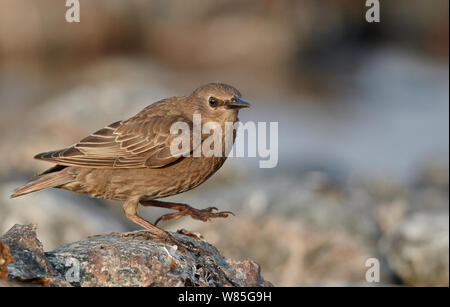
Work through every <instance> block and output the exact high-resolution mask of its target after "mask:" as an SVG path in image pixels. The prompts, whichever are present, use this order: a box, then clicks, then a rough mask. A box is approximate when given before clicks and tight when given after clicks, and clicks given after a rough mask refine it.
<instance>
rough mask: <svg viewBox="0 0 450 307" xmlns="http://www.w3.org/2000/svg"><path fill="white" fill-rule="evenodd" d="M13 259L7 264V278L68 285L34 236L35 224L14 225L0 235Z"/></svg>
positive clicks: (44, 283)
mask: <svg viewBox="0 0 450 307" xmlns="http://www.w3.org/2000/svg"><path fill="white" fill-rule="evenodd" d="M0 241H1V242H2V245H6V246H7V247H8V249H9V252H10V255H9V257H11V256H12V258H13V259H14V260H13V261H12V262H11V263H9V265H8V268H7V270H8V278H9V279H12V280H17V281H27V282H33V283H38V284H42V285H45V286H47V285H48V286H70V284H69V283H68V282H66V281H65V280H64V279H63V278H62V277H61V276H59V275H58V274H57V273H56V271H55V270H54V269H53V266H52V264H51V263H50V262H49V261H48V259H47V257H46V256H45V254H44V250H43V246H42V243H41V242H40V241H39V240H38V239H37V237H36V225H32V224H31V225H17V224H16V225H15V226H14V227H12V228H11V229H10V230H9V231H8V232H7V233H6V234H5V235H3V236H2V237H0Z"/></svg>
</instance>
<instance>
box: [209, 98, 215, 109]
mask: <svg viewBox="0 0 450 307" xmlns="http://www.w3.org/2000/svg"><path fill="white" fill-rule="evenodd" d="M209 105H210V106H211V107H215V106H217V100H216V98H214V97H209Z"/></svg>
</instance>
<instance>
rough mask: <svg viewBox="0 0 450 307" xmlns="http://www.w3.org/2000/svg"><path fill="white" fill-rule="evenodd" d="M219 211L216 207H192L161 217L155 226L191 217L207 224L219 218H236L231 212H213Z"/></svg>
mask: <svg viewBox="0 0 450 307" xmlns="http://www.w3.org/2000/svg"><path fill="white" fill-rule="evenodd" d="M218 210H219V209H217V208H216V207H208V208H205V209H195V208H192V207H186V208H183V209H181V210H179V211H178V212H175V213H169V214H165V215H162V216H160V217H159V218H158V219H157V220H156V221H155V224H154V225H155V226H156V225H157V224H158V223H159V222H160V221H164V222H166V221H169V220H172V219H178V218H180V217H182V216H190V217H192V218H193V219H194V220H200V221H203V222H207V221H209V220H211V219H212V218H217V217H222V218H226V217H228V216H229V215H230V214H231V215H233V216H234V213H233V212H231V211H220V212H213V211H218Z"/></svg>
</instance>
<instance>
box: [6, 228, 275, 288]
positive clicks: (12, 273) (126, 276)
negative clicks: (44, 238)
mask: <svg viewBox="0 0 450 307" xmlns="http://www.w3.org/2000/svg"><path fill="white" fill-rule="evenodd" d="M35 230H36V226H35V225H27V226H21V225H15V226H14V227H13V228H12V229H11V230H10V231H8V232H7V233H6V234H5V235H4V236H3V237H1V241H2V242H3V243H4V244H5V245H8V246H9V248H10V250H11V254H12V255H13V257H14V261H13V262H12V263H10V264H9V266H8V273H9V274H8V277H9V279H10V280H19V281H33V282H38V283H40V284H42V285H50V286H70V285H72V286H252V287H259V286H271V283H270V282H267V281H265V280H264V279H263V278H262V276H261V273H260V268H259V266H258V265H257V264H256V263H254V262H253V261H249V260H246V261H242V262H236V261H233V260H231V259H225V258H224V257H223V256H222V255H221V254H220V252H219V251H218V250H217V249H216V248H215V247H214V246H212V245H210V244H208V243H207V242H205V241H203V240H201V239H199V238H198V237H197V236H195V235H187V234H186V231H184V232H183V233H173V234H172V235H173V236H174V237H175V238H176V239H177V240H178V241H179V242H181V244H182V245H183V246H187V248H186V247H180V248H179V247H178V246H175V245H174V246H171V245H170V244H167V243H164V242H158V241H155V240H153V239H151V237H150V236H149V233H148V232H145V231H136V232H130V233H122V234H119V233H111V234H108V235H99V236H94V237H90V238H88V239H86V240H82V241H78V242H74V243H69V244H66V245H63V246H61V247H59V248H57V249H55V250H53V251H50V252H46V253H44V252H43V249H42V244H41V243H40V242H39V240H38V239H37V237H36V231H35Z"/></svg>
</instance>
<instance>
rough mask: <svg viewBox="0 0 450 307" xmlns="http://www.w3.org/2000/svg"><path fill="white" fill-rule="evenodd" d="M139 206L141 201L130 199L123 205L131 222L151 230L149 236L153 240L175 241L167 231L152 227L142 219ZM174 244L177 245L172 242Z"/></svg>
mask: <svg viewBox="0 0 450 307" xmlns="http://www.w3.org/2000/svg"><path fill="white" fill-rule="evenodd" d="M138 205H139V199H129V200H127V201H125V203H124V204H123V210H124V211H125V215H126V217H127V218H128V219H129V220H130V221H132V222H134V223H136V224H138V225H140V226H142V227H144V228H145V229H147V230H150V232H151V234H149V236H150V237H152V238H153V239H155V238H159V239H163V240H165V241H173V240H175V239H174V238H173V237H172V236H171V235H170V234H169V233H168V232H167V231H165V230H163V229H161V228H159V227H157V226H155V225H152V224H151V223H150V222H148V221H146V220H144V219H143V218H141V217H140V216H139V215H138V214H137V207H138ZM138 235H141V236H142V234H138ZM175 241H176V240H175ZM172 243H175V242H172ZM177 243H178V242H177Z"/></svg>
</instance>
